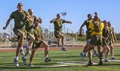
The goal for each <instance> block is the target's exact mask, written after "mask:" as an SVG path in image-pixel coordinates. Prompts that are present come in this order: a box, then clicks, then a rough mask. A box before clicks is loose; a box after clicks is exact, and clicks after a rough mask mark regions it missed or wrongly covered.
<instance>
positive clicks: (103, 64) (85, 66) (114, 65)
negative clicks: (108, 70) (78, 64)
mask: <svg viewBox="0 0 120 71" xmlns="http://www.w3.org/2000/svg"><path fill="white" fill-rule="evenodd" d="M118 65H119V66H120V64H103V65H98V64H95V65H91V67H92V66H118ZM84 67H89V66H87V65H85V66H84Z"/></svg>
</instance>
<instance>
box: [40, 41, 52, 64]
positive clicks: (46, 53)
mask: <svg viewBox="0 0 120 71" xmlns="http://www.w3.org/2000/svg"><path fill="white" fill-rule="evenodd" d="M40 47H44V48H45V50H44V54H45V62H49V61H51V59H50V58H48V52H49V47H48V45H47V43H46V42H45V41H43V42H42V43H41V45H40Z"/></svg>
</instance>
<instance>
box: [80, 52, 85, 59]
mask: <svg viewBox="0 0 120 71" xmlns="http://www.w3.org/2000/svg"><path fill="white" fill-rule="evenodd" d="M80 56H81V57H82V60H83V58H84V57H85V53H83V52H82V53H80Z"/></svg>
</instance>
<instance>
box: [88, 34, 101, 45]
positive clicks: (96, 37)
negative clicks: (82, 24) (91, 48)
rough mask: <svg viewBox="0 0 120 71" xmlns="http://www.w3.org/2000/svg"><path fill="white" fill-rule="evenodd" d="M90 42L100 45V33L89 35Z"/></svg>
mask: <svg viewBox="0 0 120 71" xmlns="http://www.w3.org/2000/svg"><path fill="white" fill-rule="evenodd" d="M90 44H92V45H95V46H98V45H102V35H98V34H96V35H93V36H92V37H91V41H90Z"/></svg>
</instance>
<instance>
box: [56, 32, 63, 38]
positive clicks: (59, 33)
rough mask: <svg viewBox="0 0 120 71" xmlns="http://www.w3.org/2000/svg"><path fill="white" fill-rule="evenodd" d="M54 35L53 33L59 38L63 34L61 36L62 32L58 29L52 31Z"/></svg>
mask: <svg viewBox="0 0 120 71" xmlns="http://www.w3.org/2000/svg"><path fill="white" fill-rule="evenodd" d="M54 35H55V37H56V38H61V37H63V36H62V33H61V32H59V31H54Z"/></svg>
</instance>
